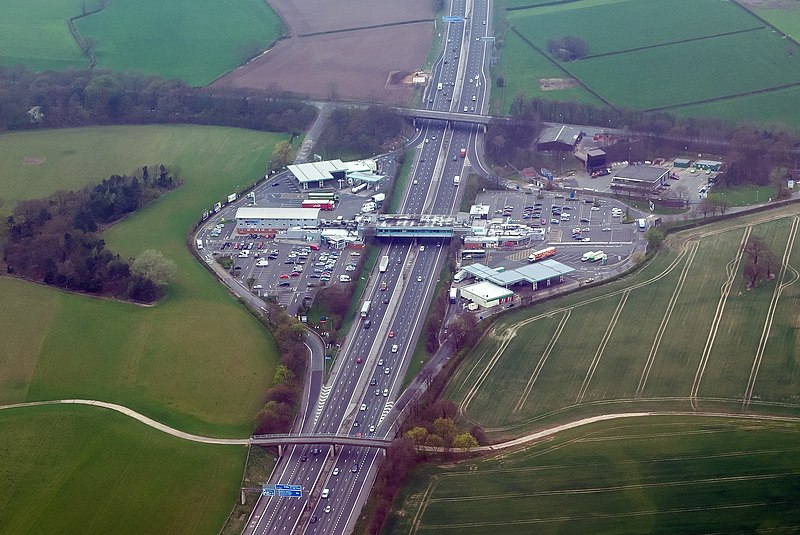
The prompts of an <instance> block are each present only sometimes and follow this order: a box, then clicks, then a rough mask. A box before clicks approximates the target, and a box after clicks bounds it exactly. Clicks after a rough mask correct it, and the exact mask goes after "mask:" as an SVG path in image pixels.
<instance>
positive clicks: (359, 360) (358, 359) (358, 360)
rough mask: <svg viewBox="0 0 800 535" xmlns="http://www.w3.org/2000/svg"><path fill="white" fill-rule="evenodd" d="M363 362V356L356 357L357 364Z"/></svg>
mask: <svg viewBox="0 0 800 535" xmlns="http://www.w3.org/2000/svg"><path fill="white" fill-rule="evenodd" d="M362 362H364V359H362V358H361V357H358V358H357V359H356V364H361V363H362Z"/></svg>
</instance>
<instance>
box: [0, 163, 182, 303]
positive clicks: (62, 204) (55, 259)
mask: <svg viewBox="0 0 800 535" xmlns="http://www.w3.org/2000/svg"><path fill="white" fill-rule="evenodd" d="M156 169H157V170H158V171H157V172H156V173H154V174H152V175H151V173H150V170H149V167H148V166H144V167H142V169H141V171H140V172H139V174H138V176H137V174H132V175H131V176H128V175H113V176H111V177H109V178H108V179H105V180H103V181H102V182H101V183H100V184H97V185H95V186H87V187H85V188H83V189H81V190H78V191H58V192H56V193H53V194H52V195H50V196H49V197H47V198H44V199H30V200H25V201H20V202H19V203H18V204H17V206H16V207H15V208H14V210H13V212H12V214H11V215H10V216H8V218H7V219H6V225H5V227H4V229H3V232H4V246H3V265H4V268H5V271H6V272H7V273H9V274H13V275H16V276H19V277H23V278H25V279H29V280H33V281H37V282H43V283H45V284H48V285H51V286H56V287H59V288H64V289H67V290H71V291H76V292H85V293H89V294H95V295H102V296H107V297H113V298H116V299H127V300H132V301H137V302H143V303H152V302H154V301H156V300H158V299H159V298H161V296H162V295H163V290H164V287H165V286H166V284H167V282H168V281H169V279H170V278H171V277H172V275H173V274H174V271H175V265H174V263H172V262H171V261H169V260H166V259H164V258H163V257H162V256H161V254H160V253H158V252H156V251H145V252H144V253H142V254H141V255H140V257H139V258H136V259H129V260H125V259H123V258H121V257H120V256H119V255H118V254H114V253H113V252H111V251H109V250H108V249H107V248H106V246H105V241H104V240H103V239H102V238H101V237H100V232H101V231H102V229H103V228H105V227H106V226H108V225H110V224H112V223H114V222H116V221H118V220H119V219H121V218H122V217H124V216H126V215H127V214H130V213H132V212H134V211H136V210H138V209H139V208H141V207H142V206H144V205H145V204H147V203H148V202H150V201H152V200H154V199H156V198H158V197H159V196H160V195H163V194H164V193H166V192H167V191H170V190H172V189H174V188H175V187H177V186H178V183H179V182H178V180H176V179H174V178H173V177H172V176H171V175H170V173H169V171H168V170H167V168H166V167H165V166H164V165H159V166H156Z"/></svg>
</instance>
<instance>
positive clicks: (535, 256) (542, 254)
mask: <svg viewBox="0 0 800 535" xmlns="http://www.w3.org/2000/svg"><path fill="white" fill-rule="evenodd" d="M555 254H556V248H555V247H547V248H546V249H541V250H539V251H534V252H532V253H531V254H530V256H528V262H531V263H533V262H536V261H538V260H544V259H545V258H550V257H551V256H555Z"/></svg>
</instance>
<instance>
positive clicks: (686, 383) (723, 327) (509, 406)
mask: <svg viewBox="0 0 800 535" xmlns="http://www.w3.org/2000/svg"><path fill="white" fill-rule="evenodd" d="M795 219H796V217H795V215H794V214H793V213H792V212H791V207H789V208H783V209H779V210H778V211H770V212H766V213H762V214H757V215H755V216H748V217H746V218H741V219H737V220H735V221H733V222H730V221H729V222H726V223H724V224H715V225H709V226H707V227H700V228H698V229H694V230H692V231H687V233H681V234H677V235H675V236H672V237H671V238H670V240H669V241H668V242H667V243H668V244H669V246H668V248H667V249H666V250H664V251H662V252H660V253H659V254H658V255H657V256H656V257H655V258H654V259H653V261H652V262H651V263H650V264H648V265H647V266H645V267H644V268H643V269H642V270H640V271H638V272H637V273H636V274H634V275H632V276H630V277H626V278H624V279H621V280H618V281H616V282H613V283H610V284H608V285H604V286H599V287H596V288H591V289H588V290H586V291H584V292H579V293H576V294H572V295H569V296H566V297H564V298H561V299H555V300H553V301H549V302H547V303H543V304H541V305H537V306H536V307H535V308H534V309H526V310H519V311H517V312H514V313H511V314H508V315H506V316H504V317H503V318H502V319H500V320H499V321H498V322H497V323H496V324H495V325H493V327H492V328H491V330H490V332H489V333H487V335H486V336H485V337H484V339H483V341H482V342H481V344H479V346H478V347H477V348H476V349H475V350H474V351H473V352H472V354H471V355H469V356H468V357H467V359H466V360H465V362H464V363H463V364H462V366H461V368H460V369H459V371H458V372H457V373H456V375H455V376H454V378H453V381H452V382H451V384H450V386H449V389H448V392H447V396H448V397H450V398H451V399H452V400H453V401H455V402H456V403H458V404H459V405H460V406H461V409H462V410H463V411H464V413H465V416H466V417H468V418H469V419H470V420H472V421H474V422H475V423H479V424H480V425H482V426H484V427H485V428H486V431H487V434H488V435H490V436H494V437H495V438H499V437H504V436H511V435H519V434H523V433H524V432H526V431H528V430H530V429H532V428H536V427H539V426H541V425H543V422H545V421H548V420H560V419H564V418H569V417H570V416H568V415H567V414H568V413H569V414H571V413H573V412H576V411H577V412H581V414H586V413H587V412H588V413H594V414H597V413H602V412H604V411H608V410H610V408H611V407H614V406H618V405H622V404H624V405H626V409H628V410H630V409H631V407H633V408H635V407H636V406H637V403H639V405H638V406H639V407H644V406H645V405H646V406H647V407H648V408H649V409H652V408H654V405H655V406H658V405H659V402H660V403H661V404H663V406H664V407H667V406H669V407H671V408H674V407H675V406H676V405H675V404H677V406H679V407H683V408H684V409H686V410H688V409H689V408H690V405H689V403H688V401H689V397H690V395H691V394H692V393H693V392H696V396H697V398H698V399H697V400H696V403H697V405H698V406H700V407H701V408H702V407H704V406H707V407H711V406H715V407H716V406H717V404H719V407H720V410H737V403H738V407H739V408H740V407H741V402H740V401H738V400H739V398H740V396H741V395H742V393H743V392H745V390H746V387H747V385H748V383H749V382H750V381H751V380H752V381H754V384H755V389H754V391H753V404H751V405H750V407H749V410H750V411H752V412H759V411H765V412H774V411H776V410H777V406H770V403H781V404H783V405H782V407H783V409H781V410H782V411H783V412H786V411H789V413H795V414H796V413H797V412H798V409H800V404H798V400H797V396H796V392H797V388H798V385H800V374H799V373H798V371H797V370H798V366H797V358H796V355H797V351H796V342H795V338H796V337H795V336H794V335H793V334H791V332H792V330H793V329H794V327H793V325H794V321H793V320H791V319H790V318H791V316H792V309H793V307H794V303H795V300H796V299H797V297H798V296H800V285H798V284H797V283H796V281H795V277H794V274H793V272H792V271H791V270H789V271H787V272H786V273H784V274H783V275H781V274H780V273H777V275H778V277H777V278H776V279H775V280H772V281H768V282H767V283H764V284H763V285H762V286H760V287H759V288H757V289H755V290H752V291H748V290H747V288H746V281H745V280H744V278H743V277H742V270H743V263H744V261H743V260H737V253H738V251H739V250H740V244H741V241H742V239H743V237H745V236H747V235H750V234H752V235H754V236H756V235H757V236H761V237H763V238H764V239H765V240H766V241H767V243H768V244H769V246H770V247H771V249H772V250H773V251H774V252H775V254H776V256H777V257H778V258H783V257H784V255H786V257H787V259H788V263H789V265H798V264H800V247H796V245H797V242H798V241H800V239H798V235H797V228H796V221H795ZM690 237H691V241H689V242H686V241H685V240H687V239H690ZM684 243H685V244H686V245H684ZM728 270H730V273H732V275H730V277H729V274H728ZM777 285H781V289H780V292H778V291H777ZM773 300H774V305H775V306H774V309H773V308H771V303H772V302H773ZM765 332H767V333H768V335H765V334H764V333H765ZM762 337H763V340H762ZM787 356H790V357H788V358H786V357H787ZM756 362H757V363H758V373H757V375H755V376H754V377H753V376H751V373H752V372H751V370H752V369H753V367H754V363H756Z"/></svg>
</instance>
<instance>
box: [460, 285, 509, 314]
mask: <svg viewBox="0 0 800 535" xmlns="http://www.w3.org/2000/svg"><path fill="white" fill-rule="evenodd" d="M461 297H463V298H464V299H467V300H469V301H472V302H473V303H475V304H477V305H478V306H481V307H483V308H492V307H496V306H497V305H502V304H503V303H509V302H511V301H512V300H513V299H514V292H512V291H511V290H509V289H507V288H503V287H502V286H497V285H496V284H492V283H491V282H488V281H482V282H479V283H477V284H471V285H469V286H465V287H463V288H461Z"/></svg>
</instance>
